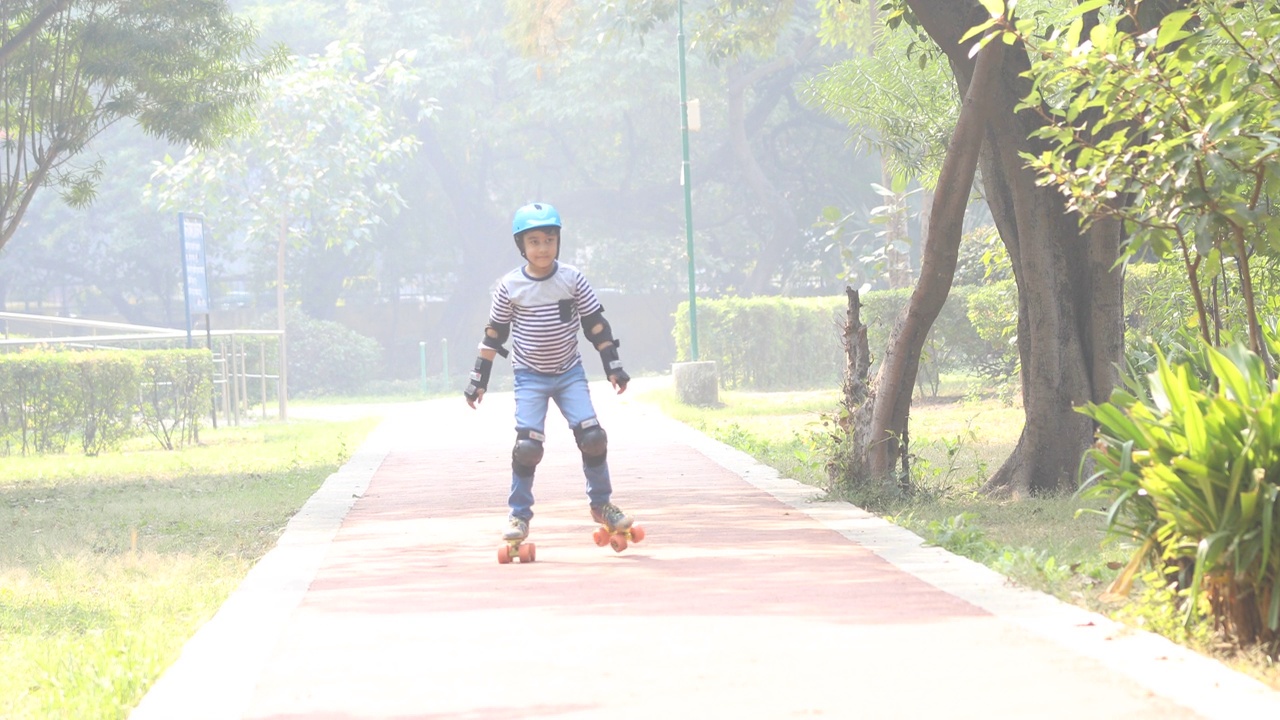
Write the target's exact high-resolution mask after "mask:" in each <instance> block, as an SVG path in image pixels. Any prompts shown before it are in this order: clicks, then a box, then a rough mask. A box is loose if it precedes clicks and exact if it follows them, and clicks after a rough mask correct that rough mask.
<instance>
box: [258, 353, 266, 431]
mask: <svg viewBox="0 0 1280 720" xmlns="http://www.w3.org/2000/svg"><path fill="white" fill-rule="evenodd" d="M258 389H259V390H261V391H262V419H263V420H266V419H267V341H266V338H262V337H259V338H258Z"/></svg>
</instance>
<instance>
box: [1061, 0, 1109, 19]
mask: <svg viewBox="0 0 1280 720" xmlns="http://www.w3.org/2000/svg"><path fill="white" fill-rule="evenodd" d="M1108 2H1110V0H1088V2H1082V3H1080V4H1079V5H1077V6H1075V7H1074V8H1072V9H1071V11H1070V12H1068V13H1067V17H1079V16H1081V15H1084V14H1085V13H1091V12H1093V11H1094V10H1097V9H1098V8H1101V7H1102V6H1103V5H1106V4H1107V3H1108Z"/></svg>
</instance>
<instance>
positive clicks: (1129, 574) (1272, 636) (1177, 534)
mask: <svg viewBox="0 0 1280 720" xmlns="http://www.w3.org/2000/svg"><path fill="white" fill-rule="evenodd" d="M1203 350H1204V355H1203V357H1204V359H1205V361H1206V362H1207V364H1208V370H1209V372H1210V373H1211V376H1212V378H1213V383H1212V384H1209V385H1205V384H1202V383H1201V382H1200V380H1199V379H1198V377H1197V373H1196V372H1193V371H1192V370H1191V369H1190V368H1188V366H1187V365H1186V364H1178V365H1171V364H1169V363H1168V362H1167V361H1166V360H1165V358H1164V356H1163V354H1161V353H1159V352H1158V351H1157V356H1158V369H1157V371H1156V372H1155V373H1153V374H1152V375H1151V376H1150V377H1149V378H1148V388H1147V390H1148V392H1147V393H1145V394H1143V395H1133V394H1130V393H1129V392H1126V391H1123V390H1117V391H1115V392H1114V393H1113V394H1112V397H1111V401H1110V402H1108V403H1103V404H1093V403H1090V404H1088V405H1086V406H1085V407H1084V408H1082V409H1081V412H1083V413H1084V414H1086V415H1088V416H1089V417H1091V418H1093V419H1094V420H1095V421H1096V422H1097V423H1098V425H1099V428H1098V444H1097V446H1096V447H1095V448H1094V449H1092V450H1090V451H1089V453H1088V455H1087V458H1088V459H1089V460H1090V461H1091V462H1092V463H1093V464H1094V465H1095V466H1096V471H1095V472H1094V473H1093V474H1092V475H1091V476H1090V477H1089V478H1088V479H1087V480H1086V481H1085V483H1084V486H1083V487H1082V493H1083V495H1084V496H1085V497H1086V498H1102V499H1105V500H1106V501H1107V502H1108V503H1109V504H1110V506H1109V508H1108V509H1107V510H1106V520H1107V526H1108V528H1109V529H1110V531H1111V532H1112V533H1114V534H1117V535H1119V536H1122V537H1126V538H1129V539H1131V540H1133V541H1134V542H1136V543H1137V545H1138V550H1137V552H1136V553H1135V554H1134V555H1133V556H1132V559H1131V561H1130V563H1129V566H1128V567H1127V568H1126V570H1125V572H1124V573H1122V574H1121V576H1120V577H1119V578H1118V579H1117V581H1116V583H1115V585H1114V586H1113V588H1114V590H1115V591H1116V592H1117V593H1124V592H1127V591H1128V587H1129V584H1130V583H1131V582H1132V579H1133V577H1134V576H1135V574H1136V573H1137V572H1138V569H1139V567H1140V565H1141V564H1142V562H1144V561H1145V562H1148V563H1150V564H1152V565H1153V566H1155V567H1156V568H1165V569H1166V571H1167V572H1170V573H1178V572H1180V573H1181V574H1180V576H1179V577H1178V583H1179V586H1180V587H1181V588H1182V589H1183V590H1185V593H1186V596H1187V598H1188V602H1187V605H1186V611H1187V614H1188V616H1191V615H1193V614H1194V613H1195V611H1196V609H1197V607H1199V605H1198V603H1199V602H1200V599H1201V597H1202V594H1203V597H1204V598H1206V599H1207V601H1208V604H1209V606H1210V607H1211V609H1212V613H1213V617H1214V619H1215V620H1216V622H1217V624H1218V625H1219V627H1220V628H1221V629H1223V630H1224V631H1225V632H1226V633H1227V635H1228V636H1229V637H1231V638H1232V639H1234V640H1235V641H1236V642H1238V643H1240V644H1242V645H1252V644H1255V643H1257V644H1261V645H1263V646H1265V647H1270V648H1271V651H1272V652H1274V651H1275V650H1277V649H1278V648H1280V644H1278V643H1280V633H1278V632H1277V631H1278V630H1280V502H1277V500H1278V499H1280V390H1277V389H1276V387H1275V385H1274V383H1272V382H1270V381H1269V380H1268V379H1267V376H1266V371H1265V369H1264V367H1263V363H1262V360H1261V359H1260V358H1258V357H1257V356H1256V355H1254V354H1253V353H1251V352H1249V351H1248V350H1246V349H1245V348H1244V346H1242V345H1239V344H1236V345H1232V346H1230V347H1228V348H1226V349H1225V350H1221V351H1220V350H1217V349H1215V348H1213V347H1210V346H1209V345H1207V344H1204V345H1203Z"/></svg>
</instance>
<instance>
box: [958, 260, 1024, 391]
mask: <svg viewBox="0 0 1280 720" xmlns="http://www.w3.org/2000/svg"><path fill="white" fill-rule="evenodd" d="M968 311H969V312H968V317H969V324H970V325H971V326H972V327H973V330H974V332H975V333H977V335H978V337H979V338H981V339H982V341H983V342H984V343H986V348H987V350H988V352H986V353H984V354H982V355H979V356H978V359H977V362H976V363H975V369H977V370H978V371H979V372H980V373H981V374H982V375H983V376H985V377H988V378H991V379H992V380H996V381H999V382H1013V381H1014V380H1015V379H1016V378H1017V376H1018V365H1019V356H1018V288H1017V285H1016V284H1015V283H1014V281H1013V280H1000V281H998V282H993V283H989V284H986V285H983V286H980V287H977V288H974V290H973V293H972V294H971V295H969V303H968Z"/></svg>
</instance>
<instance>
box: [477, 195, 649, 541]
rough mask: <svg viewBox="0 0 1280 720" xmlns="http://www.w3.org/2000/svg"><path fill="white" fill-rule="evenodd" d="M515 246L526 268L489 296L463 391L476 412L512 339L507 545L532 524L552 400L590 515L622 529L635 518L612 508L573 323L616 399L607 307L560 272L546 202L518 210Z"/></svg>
mask: <svg viewBox="0 0 1280 720" xmlns="http://www.w3.org/2000/svg"><path fill="white" fill-rule="evenodd" d="M511 232H512V235H513V236H514V237H515V242H516V248H517V249H519V250H520V255H521V256H522V257H524V259H525V261H526V264H525V265H524V266H523V267H519V268H516V269H515V270H512V271H511V272H509V273H507V274H506V275H504V276H503V277H502V279H501V280H500V281H499V282H498V287H497V289H496V290H494V292H493V304H492V306H491V308H490V310H489V324H488V325H487V326H486V327H485V331H484V339H483V340H482V341H481V343H480V348H479V349H480V356H479V357H477V358H476V365H475V370H474V372H472V373H471V381H470V383H468V385H467V388H466V390H465V391H464V392H463V394H464V395H465V396H466V398H467V404H468V405H470V406H471V407H472V408H475V407H476V405H477V404H479V403H480V402H481V400H483V399H484V393H485V390H486V389H487V388H488V386H489V374H490V372H491V371H492V369H493V358H494V357H495V356H497V355H502V356H503V357H506V356H507V350H506V348H504V347H503V343H505V342H506V340H507V338H508V337H510V338H511V367H512V372H513V374H514V376H515V400H516V444H515V447H514V448H513V449H512V451H511V495H510V497H509V498H508V501H507V504H508V505H509V506H510V508H511V511H510V516H509V518H508V522H509V527H508V529H507V531H506V533H504V534H503V539H504V540H506V541H508V542H511V541H521V540H524V539H525V538H526V537H528V535H529V520H530V519H531V518H532V517H533V509H532V507H533V473H534V469H535V468H536V467H537V465H538V462H539V461H541V460H542V443H543V441H544V440H545V439H546V436H545V435H543V430H544V425H545V422H546V419H547V400H548V399H550V400H555V402H556V406H557V407H558V408H560V412H561V414H563V415H564V417H565V420H567V421H569V427H570V428H571V429H572V430H573V436H574V438H575V439H576V440H577V441H578V448H579V450H581V451H582V471H583V473H584V474H585V475H586V477H587V497H588V498H589V500H590V502H591V518H592V519H593V520H595V521H596V522H597V523H600V524H601V525H604V526H605V527H607V528H608V529H609V532H615V531H626V530H627V529H629V528H630V527H631V525H632V523H633V520H632V518H630V517H628V516H627V515H626V514H625V513H623V512H622V511H621V510H619V509H618V507H617V506H616V505H614V504H613V503H611V502H609V498H610V495H611V494H612V492H613V487H612V485H611V483H610V481H609V466H608V464H607V463H606V461H605V454H606V446H607V439H606V437H605V433H604V429H603V428H601V427H600V423H599V421H598V420H596V413H595V409H594V408H593V407H592V405H591V394H590V392H589V391H588V389H587V376H586V372H585V371H584V370H583V369H582V356H581V355H580V354H579V353H578V326H579V325H581V326H582V329H583V332H584V333H585V334H586V336H587V340H589V341H590V342H591V344H592V345H593V346H594V347H595V348H596V350H597V351H599V352H600V359H601V360H602V361H604V371H605V374H606V375H607V376H608V378H609V382H610V383H611V384H612V385H613V387H614V389H615V390H616V391H617V392H618V393H619V394H621V393H622V392H623V391H625V390H626V389H627V382H629V381H630V380H631V378H630V376H628V375H627V373H626V371H625V370H623V369H622V362H621V361H620V360H619V359H618V341H617V340H614V338H613V335H612V331H611V329H610V327H609V323H608V322H606V321H605V319H604V315H602V312H603V310H604V308H603V307H602V306H601V305H600V301H599V299H597V298H596V294H595V291H594V290H592V288H591V285H590V284H588V283H587V279H586V278H585V277H584V276H583V275H582V273H581V272H579V271H578V269H577V268H575V267H572V266H569V265H561V264H560V263H559V261H558V258H559V257H560V214H559V213H558V212H556V209H555V208H554V207H552V206H550V205H548V204H546V203H533V204H531V205H525V206H524V207H522V208H520V209H519V210H516V213H515V217H514V219H513V220H512V222H511Z"/></svg>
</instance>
